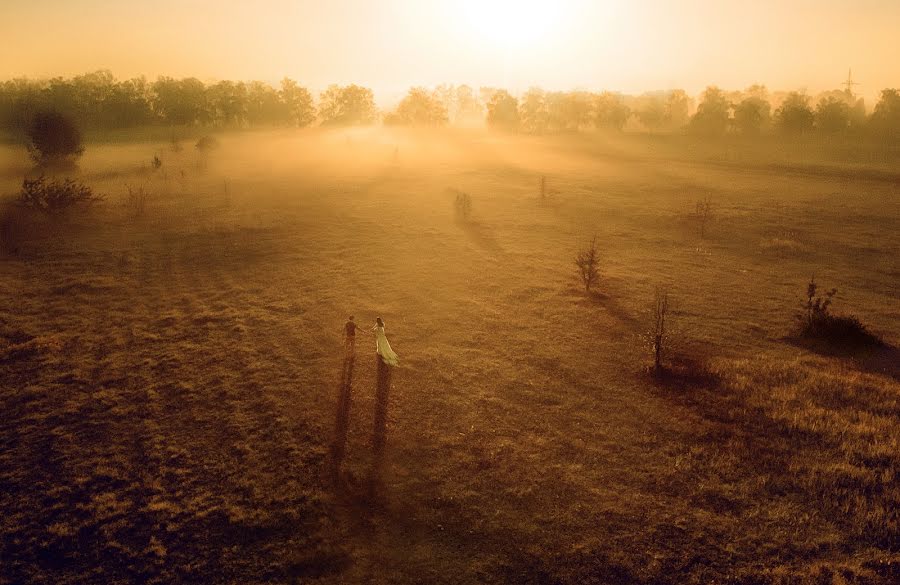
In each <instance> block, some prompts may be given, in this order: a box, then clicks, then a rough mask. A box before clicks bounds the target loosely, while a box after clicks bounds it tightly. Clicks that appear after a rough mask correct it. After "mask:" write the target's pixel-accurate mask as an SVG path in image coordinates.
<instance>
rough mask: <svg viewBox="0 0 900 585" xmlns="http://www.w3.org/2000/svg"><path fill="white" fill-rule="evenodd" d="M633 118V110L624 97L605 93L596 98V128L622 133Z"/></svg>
mask: <svg viewBox="0 0 900 585" xmlns="http://www.w3.org/2000/svg"><path fill="white" fill-rule="evenodd" d="M630 116H631V108H629V107H628V106H626V105H625V102H624V101H623V100H622V97H621V96H619V95H616V94H614V93H611V92H608V91H605V92H603V93H601V94H599V95H597V96H595V97H594V126H595V127H596V128H598V129H605V130H616V131H618V132H621V131H622V128H624V127H625V123H626V122H627V121H628V118H629V117H630Z"/></svg>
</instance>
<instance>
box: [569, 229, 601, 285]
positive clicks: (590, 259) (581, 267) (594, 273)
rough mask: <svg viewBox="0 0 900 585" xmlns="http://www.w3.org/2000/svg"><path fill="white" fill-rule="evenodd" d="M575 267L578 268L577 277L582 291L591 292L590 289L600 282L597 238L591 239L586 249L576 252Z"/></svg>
mask: <svg viewBox="0 0 900 585" xmlns="http://www.w3.org/2000/svg"><path fill="white" fill-rule="evenodd" d="M575 266H577V267H578V276H579V277H580V278H581V282H582V283H583V284H584V290H585V292H587V293H590V292H591V287H592V286H594V285H596V284H597V283H598V282H599V281H600V255H599V254H598V252H597V236H594V237H593V238H591V243H590V244H589V245H588V247H587V248H584V249H582V250H580V251H579V252H578V254H577V255H576V256H575Z"/></svg>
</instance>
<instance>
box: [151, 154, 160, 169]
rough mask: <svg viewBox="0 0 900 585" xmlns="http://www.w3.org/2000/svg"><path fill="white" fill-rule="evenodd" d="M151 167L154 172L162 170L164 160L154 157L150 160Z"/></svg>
mask: <svg viewBox="0 0 900 585" xmlns="http://www.w3.org/2000/svg"><path fill="white" fill-rule="evenodd" d="M150 167H151V168H153V170H154V171H158V170H159V169H161V168H162V159H160V158H159V156H158V155H154V156H153V158H152V159H150Z"/></svg>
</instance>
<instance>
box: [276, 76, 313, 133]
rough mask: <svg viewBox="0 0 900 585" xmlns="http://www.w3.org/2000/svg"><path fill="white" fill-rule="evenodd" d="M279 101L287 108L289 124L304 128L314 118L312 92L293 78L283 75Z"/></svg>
mask: <svg viewBox="0 0 900 585" xmlns="http://www.w3.org/2000/svg"><path fill="white" fill-rule="evenodd" d="M281 101H282V102H283V103H284V105H285V107H286V108H287V112H288V119H289V120H290V122H291V124H293V125H295V126H299V127H300V128H304V127H306V126H309V125H310V124H312V123H313V122H314V121H315V120H316V107H315V105H314V104H313V97H312V94H311V93H309V90H308V89H306V88H305V87H300V86H299V85H298V84H297V82H296V81H294V80H293V79H289V78H287V77H285V78H284V79H282V80H281Z"/></svg>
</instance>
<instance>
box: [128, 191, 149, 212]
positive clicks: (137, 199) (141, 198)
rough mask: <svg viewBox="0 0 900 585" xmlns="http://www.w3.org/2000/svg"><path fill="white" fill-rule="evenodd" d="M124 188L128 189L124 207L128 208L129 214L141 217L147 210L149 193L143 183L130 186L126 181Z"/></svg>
mask: <svg viewBox="0 0 900 585" xmlns="http://www.w3.org/2000/svg"><path fill="white" fill-rule="evenodd" d="M125 189H126V190H127V191H128V194H127V195H126V196H125V207H127V208H128V213H129V215H130V216H131V217H134V218H139V217H143V216H144V213H145V212H146V210H147V198H148V197H149V196H150V193H148V192H147V191H146V190H145V189H144V187H143V185H142V186H139V187H132V186H131V185H128V184H127V183H126V184H125Z"/></svg>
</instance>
